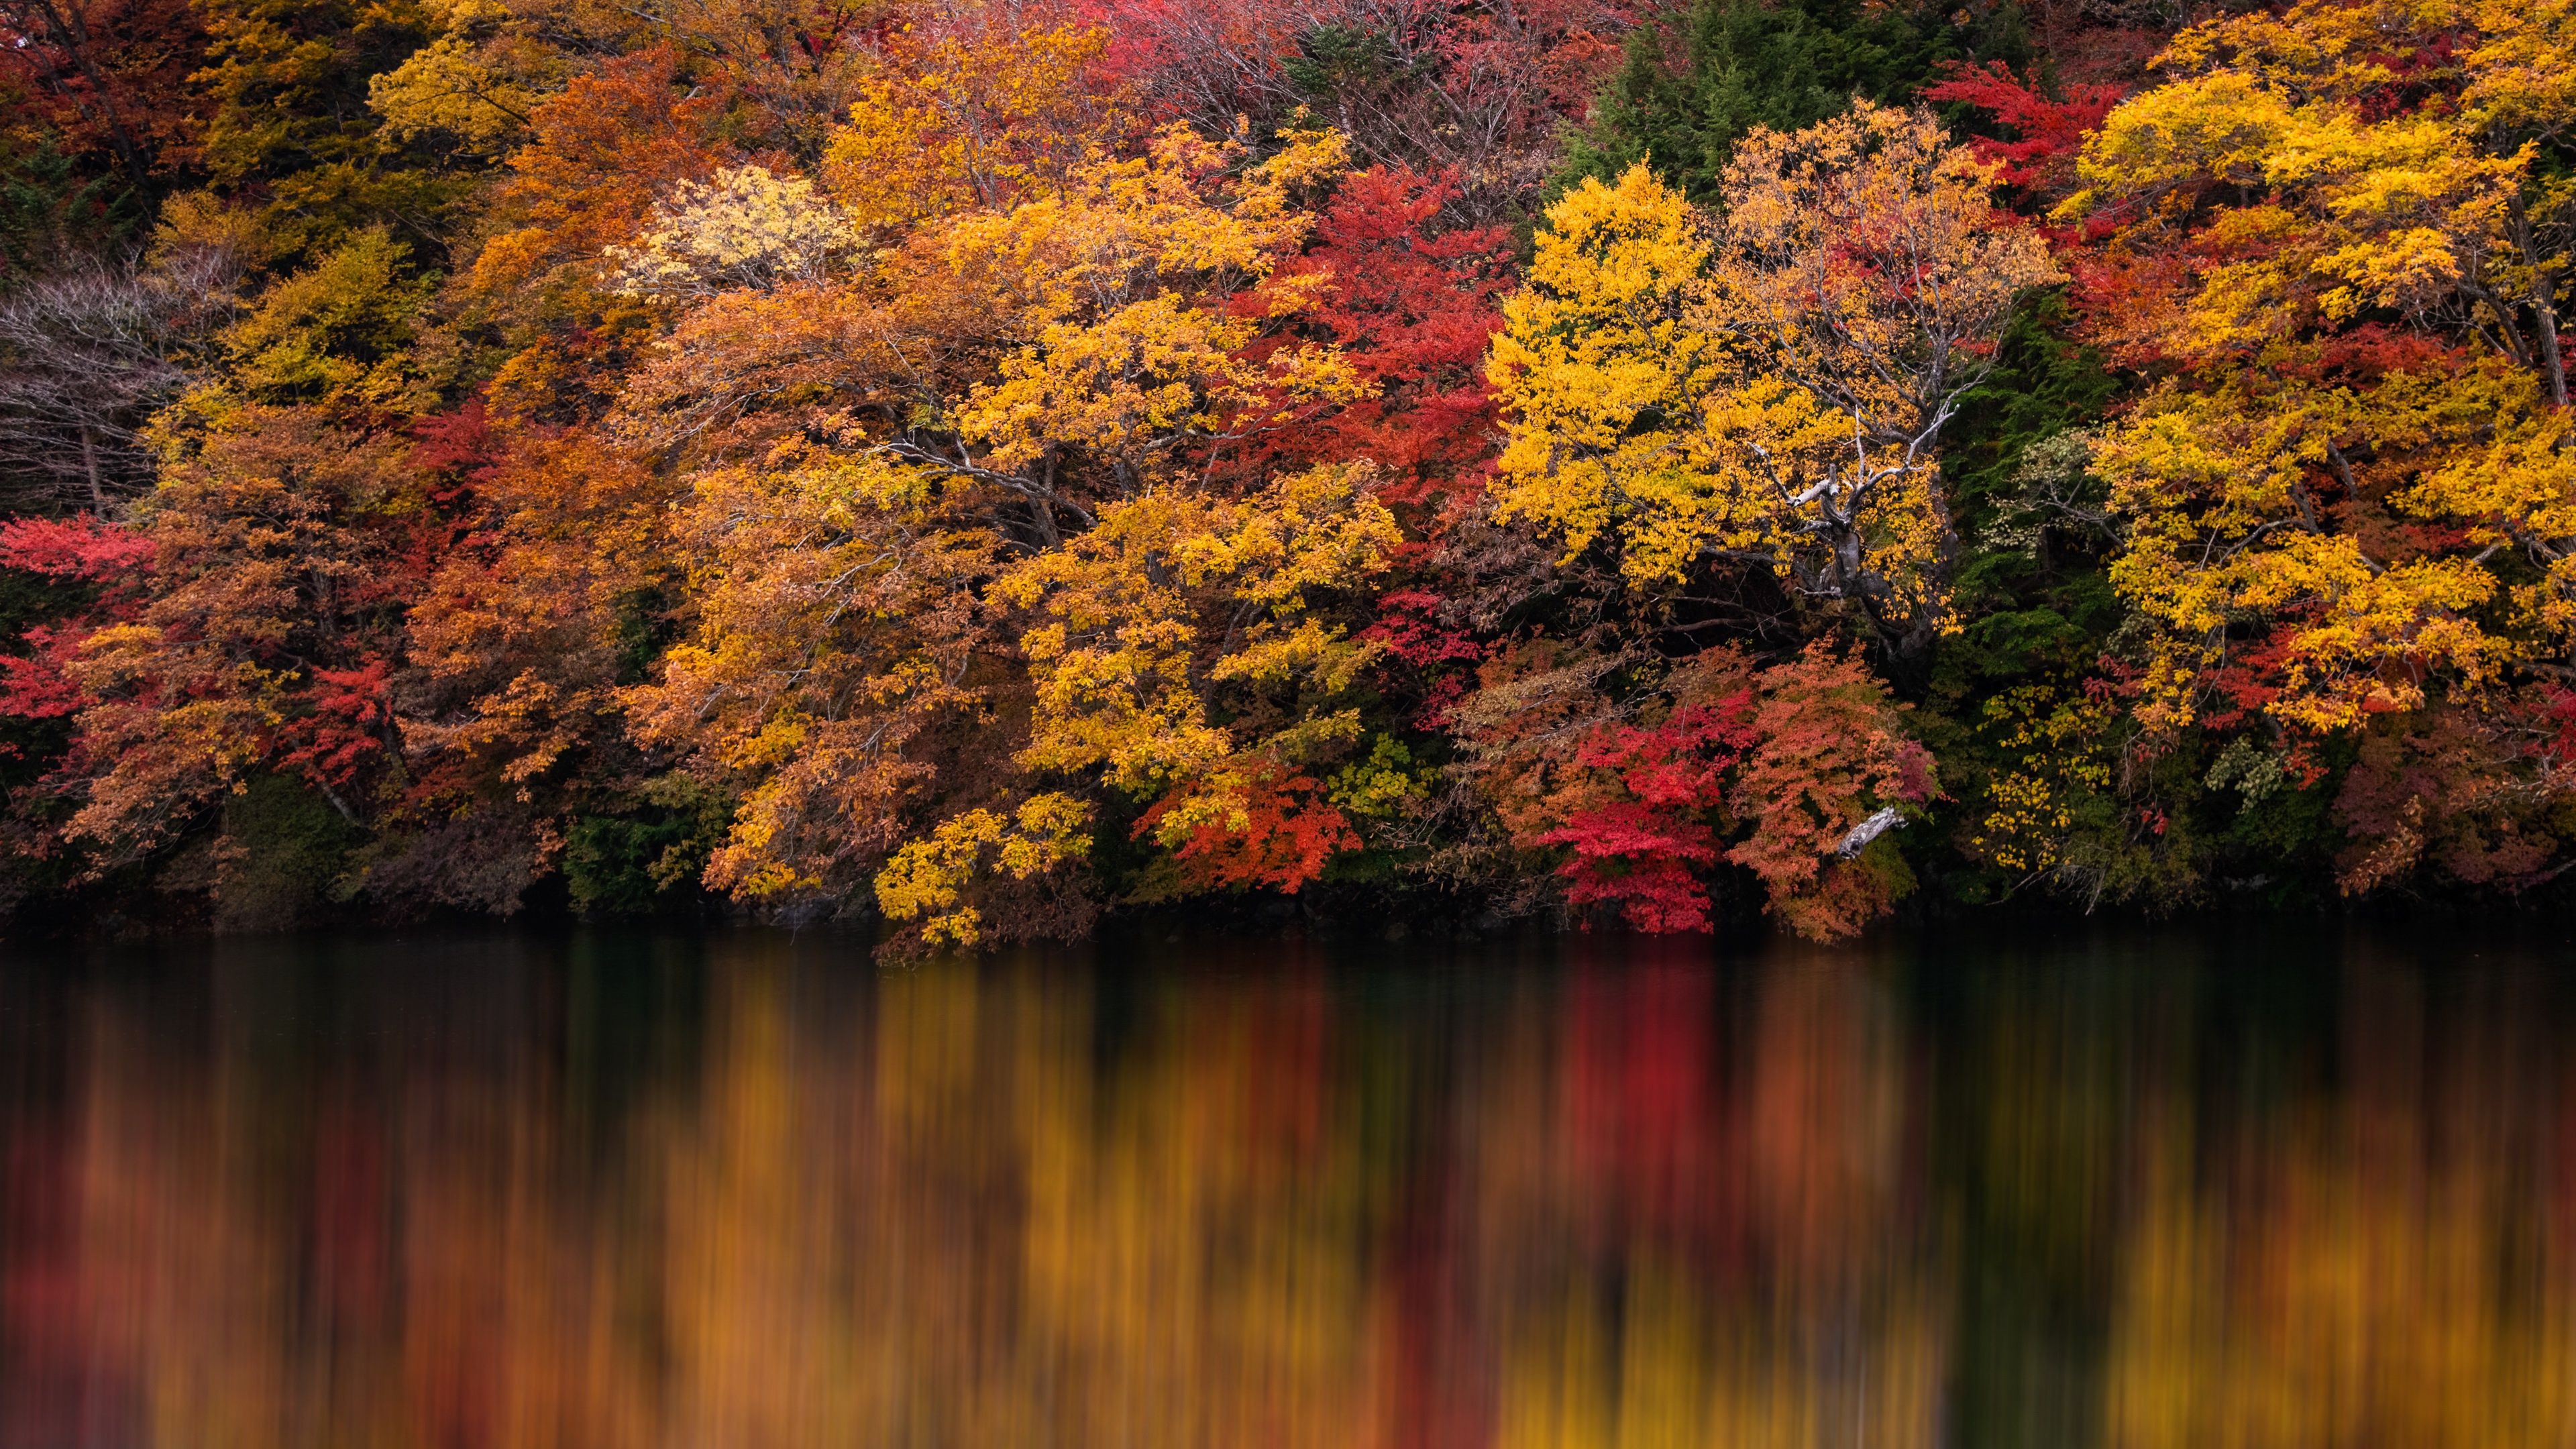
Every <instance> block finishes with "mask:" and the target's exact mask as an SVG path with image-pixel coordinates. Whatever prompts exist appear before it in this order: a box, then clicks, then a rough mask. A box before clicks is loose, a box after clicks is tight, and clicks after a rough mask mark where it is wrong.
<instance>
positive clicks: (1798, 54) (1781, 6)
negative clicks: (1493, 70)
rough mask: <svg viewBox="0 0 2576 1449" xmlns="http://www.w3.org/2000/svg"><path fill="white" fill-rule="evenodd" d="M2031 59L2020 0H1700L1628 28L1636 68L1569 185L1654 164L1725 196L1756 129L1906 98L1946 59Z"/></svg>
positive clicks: (1574, 166) (1665, 176) (1576, 154)
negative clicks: (1935, 0)
mask: <svg viewBox="0 0 2576 1449" xmlns="http://www.w3.org/2000/svg"><path fill="white" fill-rule="evenodd" d="M2027 54H2028V42H2027V40H2026V38H2025V37H2024V35H2023V33H2022V12H2021V8H2020V7H2019V6H2018V5H2017V4H2014V3H2011V0H2004V3H2000V4H1993V3H1981V4H1978V5H1974V6H1971V7H1968V8H1965V9H1962V8H1958V7H1950V8H1947V9H1945V8H1943V7H1940V6H1937V5H1926V4H1915V5H1902V4H1899V5H1863V4H1852V3H1849V0H1782V3H1762V0H1692V3H1691V4H1690V5H1689V6H1688V7H1687V9H1686V10H1684V11H1683V12H1682V13H1680V14H1678V15H1674V14H1669V13H1667V14H1664V15H1658V16H1656V17H1654V18H1653V20H1651V21H1650V23H1648V24H1645V25H1641V26H1639V27H1638V28H1637V29H1636V30H1635V31H1634V32H1632V33H1631V34H1630V35H1629V37H1628V43H1627V54H1626V58H1625V61H1624V63H1623V64H1622V65H1621V66H1620V68H1619V69H1618V71H1617V72H1616V73H1615V74H1614V75H1613V76H1611V77H1610V79H1609V82H1608V84H1607V85H1605V86H1604V87H1603V89H1602V92H1601V96H1600V99H1599V101H1598V103H1597V104H1596V105H1595V106H1594V108H1593V111H1592V114H1591V116H1590V117H1589V118H1588V120H1587V124H1586V125H1585V126H1584V127H1583V128H1582V129H1581V130H1580V131H1578V132H1576V133H1575V134H1574V135H1573V136H1572V137H1571V138H1570V144H1569V146H1568V155H1567V157H1566V160H1565V163H1564V167H1563V169H1562V170H1561V171H1560V173H1559V180H1558V185H1559V188H1560V189H1564V188H1570V187H1572V186H1574V185H1576V184H1579V183H1580V182H1581V181H1583V180H1584V179H1585V178H1590V179H1593V180H1597V181H1604V182H1607V181H1611V180H1614V179H1615V178H1617V177H1619V176H1622V175H1624V174H1626V173H1627V172H1628V170H1630V169H1631V168H1632V167H1636V166H1644V167H1646V168H1648V169H1649V170H1651V171H1652V172H1653V173H1654V174H1655V176H1656V177H1657V178H1658V179H1659V180H1661V181H1663V182H1664V183H1665V184H1666V185H1668V186H1672V187H1674V188H1676V189H1678V190H1680V191H1681V192H1682V194H1683V195H1685V196H1686V197H1688V198H1689V199H1690V200H1692V201H1693V202H1697V203H1702V204H1711V203H1715V202H1716V201H1717V199H1718V197H1719V196H1720V194H1721V193H1722V192H1723V190H1724V187H1725V177H1726V172H1727V167H1728V165H1729V164H1730V162H1731V161H1732V159H1733V156H1734V152H1735V147H1736V145H1737V143H1738V142H1740V141H1742V140H1743V139H1744V138H1746V137H1747V136H1750V135H1752V134H1753V133H1754V132H1756V131H1760V130H1769V131H1778V132H1792V131H1799V130H1804V129H1805V128H1807V127H1809V126H1813V125H1815V124H1816V123H1818V122H1820V121H1825V120H1830V119H1832V118H1833V117H1836V116H1839V115H1841V114H1842V113H1843V111H1844V110H1845V109H1846V108H1848V107H1849V106H1850V105H1851V104H1852V102H1853V100H1854V99H1856V98H1857V99H1859V100H1863V101H1869V102H1874V103H1877V104H1881V105H1897V104H1902V103H1904V102H1905V101H1907V100H1908V99H1910V98H1911V96H1912V93H1913V92H1914V91H1915V90H1916V89H1917V88H1918V87H1921V86H1923V85H1925V84H1926V83H1927V82H1929V81H1930V80H1931V79H1932V78H1933V77H1934V76H1935V75H1936V74H1937V73H1938V72H1939V70H1940V68H1941V67H1942V66H1943V65H1944V64H1946V63H1952V62H1958V61H1969V62H1985V61H1993V62H2013V63H2018V62H2020V61H2022V60H2023V59H2024V58H2025V57H2026V56H2027ZM1926 94H1928V95H1937V92H1927V93H1926Z"/></svg>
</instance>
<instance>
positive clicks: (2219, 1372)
mask: <svg viewBox="0 0 2576 1449" xmlns="http://www.w3.org/2000/svg"><path fill="white" fill-rule="evenodd" d="M2557 961H2558V952H2557V951H2556V950H2555V949H2554V947H2551V946H2547V945H2526V946H2523V947H2518V948H2507V947H2503V946H2498V947H2495V948H2493V949H2484V948H2480V949H2476V950H2472V949H2471V948H2468V947H2463V946H2461V945H2459V944H2458V943H2457V942H2456V941H2448V942H2445V941H2438V940H2436V941H2430V942H2425V941H2411V942H2410V941H2407V940H2401V939H2374V938H2371V937H2368V936H2362V935H2354V936H2350V937H2348V938H2347V937H2344V936H2342V935H2340V934H2338V933H2335V932H2318V931H2313V930H2312V931H2308V932H2305V933H2284V934H2283V935H2282V936H2281V937H2280V938H2279V939H2263V938H2260V937H2252V938H2249V937H2247V936H2245V935H2243V934H2242V933H2235V934H2224V935H2222V934H2217V933H2208V934H2192V933H2166V934H2161V935H2157V936H2152V937H2139V938H2136V939H2132V940H2130V941H2128V942H2126V943H2119V942H2116V940H2115V938H2112V937H2103V938H2100V939H2098V940H2093V941H2089V942H2085V943H2079V944H2075V945H2066V946H2058V947H2050V946H2047V945H2044V944H2038V943H2026V944H2022V945H2013V944H2009V943H2006V944H1995V943H1991V942H1988V943H1969V942H1966V941H1961V940H1949V939H1944V938H1939V937H1921V938H1913V939H1899V940H1892V941H1889V942H1885V943H1881V944H1879V945H1875V946H1871V947H1867V948H1860V949H1854V950H1849V951H1842V952H1829V951H1823V950H1818V949H1813V948H1805V947H1791V946H1786V945H1781V946H1774V947H1762V948H1759V949H1756V950H1753V951H1751V952H1749V953H1747V954H1738V955H1727V954H1724V953H1722V952H1714V951H1712V950H1711V949H1710V948H1709V947H1707V946H1706V945H1705V944H1704V943H1702V944H1698V945H1689V944H1682V945H1675V944H1656V945H1639V944H1637V943H1633V942H1622V941H1618V940H1613V939H1607V938H1603V939H1575V940H1566V941H1555V942H1529V943H1522V944H1519V945H1512V946H1490V945H1488V946H1471V945H1458V946H1444V947H1438V948H1432V949H1428V950H1425V951H1422V952H1417V953H1413V954H1412V955H1410V956H1409V957H1407V958H1404V959H1398V958H1396V957H1394V956H1392V955H1390V954H1389V953H1387V952H1384V951H1378V952H1374V953H1370V952H1355V951H1339V952H1337V951H1334V950H1329V949H1326V948H1324V947H1321V946H1316V945H1311V944H1301V943H1296V942H1285V943H1269V944H1264V945H1258V946H1255V945H1245V944H1239V943H1238V944H1231V945H1228V944H1212V945H1205V946H1196V947H1169V948H1165V947H1156V948H1152V949H1151V950H1150V951H1140V952H1134V953H1121V952H1120V951H1118V950H1116V949H1115V948H1108V947H1104V948H1101V949H1100V950H1099V951H1098V952H1096V953H1092V954H1087V955H1083V956H1068V955H1057V956H1035V955H1033V956H1025V957H1018V958H1011V959H1006V960H1001V961H995V962H988V963H982V964H948V965H937V966H931V967H926V968H923V969H921V970H918V971H911V972H903V973H896V974H885V975H880V974H879V973H877V972H876V971H875V970H874V969H873V968H871V967H870V966H868V965H867V964H866V956H865V953H864V952H863V951H862V950H861V949H859V948H858V947H856V946H854V945H851V944H849V943H846V942H836V941H833V940H830V939H816V938H813V937H807V938H804V939H802V940H797V939H790V938H787V937H783V936H772V935H762V934H739V935H725V934H718V935H711V936H707V937H704V938H685V939H683V938H667V939H664V938H642V937H608V936H599V937H573V938H563V939H555V938H545V937H539V936H517V937H511V936H493V937H477V938H457V939H440V938H426V939H420V940H413V941H360V942H340V943H315V942H289V943H278V942H269V943H257V944H254V943H221V944H216V945H213V946H210V947H196V948H185V949H182V948H172V949H170V950H167V951H161V952H153V953H132V954H125V955H103V956H91V957H81V956H76V955H64V956H61V957H58V958H54V959H42V958H32V959H19V960H16V961H13V962H12V963H10V964H9V965H8V966H7V967H6V968H5V970H0V1009H5V1015H0V1048H5V1049H6V1052H7V1061H6V1065H5V1075H0V1093H5V1096H0V1193H5V1197H0V1445H5V1446H10V1449H17V1446H28V1449H35V1446H45V1449H52V1446H76V1445H117V1446H125V1445H162V1444H169V1445H190V1446H206V1445H245V1446H300V1445H316V1446H319V1445H334V1446H339V1445H386V1446H438V1449H446V1446H457V1449H464V1446H503V1445H509V1446H519V1445H544V1446H587V1445H598V1446H634V1445H655V1444H667V1445H674V1446H681V1445H687V1446H737V1445H738V1446H767V1445H778V1446H801V1445H839V1444H869V1445H939V1446H950V1445H954V1446H984V1445H1043V1444H1062V1445H1072V1446H1095V1445H1122V1446H1124V1445H1173V1446H1183V1445H1187V1446H1206V1445H1228V1446H1235V1445H1241V1446H1282V1449H1286V1446H1303V1445H1316V1446H1335V1449H1343V1446H1363V1449H1365V1446H1384V1449H1399V1446H1401V1449H1417V1446H1431V1449H1449V1446H1460V1449H1464V1446H1485V1445H1498V1446H1500V1445H1510V1446H1520V1445H1590V1444H1601V1445H1629V1446H1651V1445H1667V1444H1670V1445H1683V1444H1692V1445H1726V1446H1766V1445H1782V1446H1789V1445H1817V1446H1825V1445H1916V1444H1920V1445H1932V1444H1945V1445H1999V1446H2015V1445H2030V1446H2043V1445H2045V1446H2073V1445H2096V1444H2098V1445H2114V1446H2137V1449H2149V1446H2173V1449H2205V1446H2213V1445H2238V1446H2308V1445H2314V1446H2341V1445H2354V1446H2360V1445H2406V1446H2446V1445H2495V1446H2528V1445H2543V1444H2564V1443H2569V1442H2576V1393H2571V1385H2576V1277H2571V1266H2572V1265H2576V1076H2571V1071H2576V1068H2571V1065H2570V1063H2571V1061H2576V1053H2570V1052H2568V1051H2566V1050H2564V1049H2563V1048H2564V1045H2565V1044H2566V1043H2567V1042H2568V1041H2569V1039H2570V1037H2569V1026H2570V1023H2571V1020H2576V1013H2571V1011H2570V1010H2569V1007H2570V1004H2571V991H2570V986H2569V980H2568V978H2567V975H2566V973H2565V972H2564V971H2563V970H2562V969H2561V968H2560V967H2559V966H2558V964H2557Z"/></svg>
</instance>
